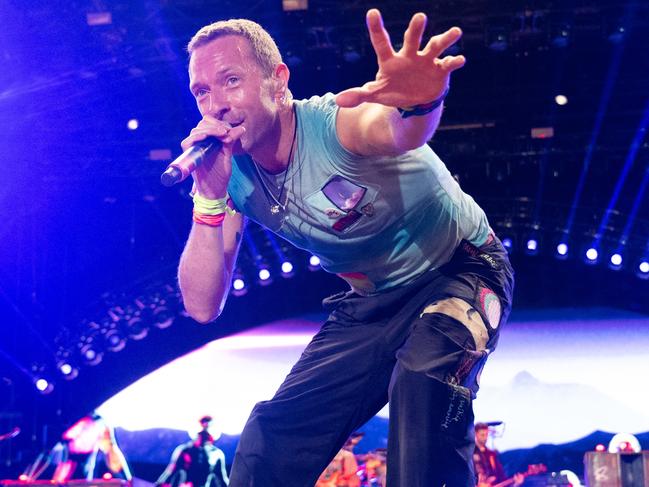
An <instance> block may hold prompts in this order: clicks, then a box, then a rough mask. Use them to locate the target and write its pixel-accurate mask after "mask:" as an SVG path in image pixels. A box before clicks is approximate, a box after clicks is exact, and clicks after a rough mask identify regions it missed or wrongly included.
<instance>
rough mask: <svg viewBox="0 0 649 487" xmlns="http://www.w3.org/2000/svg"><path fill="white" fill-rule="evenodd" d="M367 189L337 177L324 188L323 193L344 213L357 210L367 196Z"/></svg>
mask: <svg viewBox="0 0 649 487" xmlns="http://www.w3.org/2000/svg"><path fill="white" fill-rule="evenodd" d="M366 191H367V189H366V188H364V187H363V186H359V185H358V184H356V183H353V182H352V181H350V180H349V179H346V178H344V177H342V176H339V175H336V176H332V177H331V178H329V181H327V182H326V184H325V185H324V186H323V187H322V192H323V193H324V195H325V196H326V197H327V199H328V200H329V201H331V202H332V203H333V204H334V205H336V206H337V207H338V208H340V209H341V210H343V211H349V210H353V209H354V208H356V206H357V205H358V203H360V201H361V200H362V199H363V196H365V192H366Z"/></svg>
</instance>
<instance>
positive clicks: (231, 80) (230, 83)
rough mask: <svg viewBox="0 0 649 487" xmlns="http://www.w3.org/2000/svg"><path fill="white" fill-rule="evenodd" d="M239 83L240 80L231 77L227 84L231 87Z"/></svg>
mask: <svg viewBox="0 0 649 487" xmlns="http://www.w3.org/2000/svg"><path fill="white" fill-rule="evenodd" d="M238 83H239V78H238V77H236V76H230V77H229V78H228V79H227V80H226V84H227V85H229V86H232V85H236V84H238Z"/></svg>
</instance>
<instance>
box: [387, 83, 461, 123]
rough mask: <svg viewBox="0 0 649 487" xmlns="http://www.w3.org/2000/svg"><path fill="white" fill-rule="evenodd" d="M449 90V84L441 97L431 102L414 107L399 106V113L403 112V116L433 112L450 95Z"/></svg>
mask: <svg viewBox="0 0 649 487" xmlns="http://www.w3.org/2000/svg"><path fill="white" fill-rule="evenodd" d="M448 90H449V88H448V86H447V87H446V89H445V90H444V93H442V94H441V96H440V97H439V98H437V99H436V100H433V101H431V102H428V103H424V104H422V105H415V106H412V107H406V108H397V110H399V113H400V114H401V118H408V117H412V116H421V115H426V114H428V113H430V112H432V111H433V110H435V109H436V108H437V107H439V106H440V105H441V104H442V102H443V101H444V98H446V95H448Z"/></svg>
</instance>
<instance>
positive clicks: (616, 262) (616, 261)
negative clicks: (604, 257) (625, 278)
mask: <svg viewBox="0 0 649 487" xmlns="http://www.w3.org/2000/svg"><path fill="white" fill-rule="evenodd" d="M609 266H610V268H611V269H614V270H619V269H620V268H621V267H622V254H620V253H619V252H615V253H614V254H613V255H611V258H610V261H609Z"/></svg>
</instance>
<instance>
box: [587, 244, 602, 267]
mask: <svg viewBox="0 0 649 487" xmlns="http://www.w3.org/2000/svg"><path fill="white" fill-rule="evenodd" d="M597 257H599V252H597V249H596V248H595V247H591V248H589V249H588V250H587V251H586V261H587V262H589V263H592V264H594V263H595V262H597Z"/></svg>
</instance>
